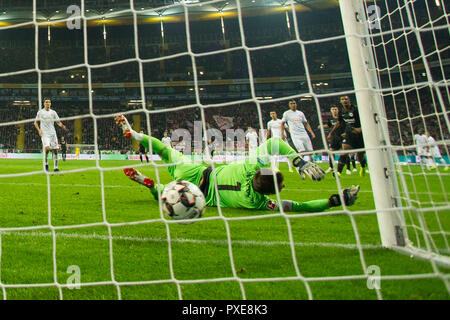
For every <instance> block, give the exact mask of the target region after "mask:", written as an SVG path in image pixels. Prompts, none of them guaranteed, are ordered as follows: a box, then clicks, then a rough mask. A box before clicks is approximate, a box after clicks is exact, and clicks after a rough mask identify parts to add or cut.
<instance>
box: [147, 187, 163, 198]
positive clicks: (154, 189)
mask: <svg viewBox="0 0 450 320" xmlns="http://www.w3.org/2000/svg"><path fill="white" fill-rule="evenodd" d="M149 190H150V193H151V194H152V196H153V197H154V198H155V200H158V190H159V191H160V192H161V193H162V192H163V190H164V185H163V184H161V183H155V185H154V186H153V187H152V188H149Z"/></svg>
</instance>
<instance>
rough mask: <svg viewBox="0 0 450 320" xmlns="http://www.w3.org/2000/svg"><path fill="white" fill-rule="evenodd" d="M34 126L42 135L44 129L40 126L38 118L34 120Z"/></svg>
mask: <svg viewBox="0 0 450 320" xmlns="http://www.w3.org/2000/svg"><path fill="white" fill-rule="evenodd" d="M34 127H35V128H36V130H37V132H38V133H39V136H40V137H42V130H41V128H39V123H38V120H37V119H36V120H34Z"/></svg>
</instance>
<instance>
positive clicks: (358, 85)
mask: <svg viewBox="0 0 450 320" xmlns="http://www.w3.org/2000/svg"><path fill="white" fill-rule="evenodd" d="M339 6H340V10H341V16H342V24H343V26H344V32H345V35H346V43H347V50H348V56H349V60H350V66H351V72H352V78H353V83H354V87H355V96H356V101H357V105H358V109H359V115H360V120H361V127H362V128H364V130H363V131H362V133H363V137H364V143H365V151H366V154H367V161H368V165H369V167H370V173H371V175H370V180H371V184H372V190H373V195H374V201H375V207H376V210H377V219H378V226H379V231H380V237H381V243H382V246H383V247H385V248H388V249H393V250H396V251H398V252H400V253H404V254H407V255H410V256H411V257H416V258H418V259H424V260H430V261H432V262H435V263H437V264H439V265H442V266H445V267H450V258H449V257H446V256H443V255H439V254H435V253H433V252H431V251H425V250H423V249H419V248H416V247H414V246H413V245H412V242H411V241H409V240H408V234H407V231H406V224H405V219H404V215H403V210H402V206H401V200H400V196H399V195H400V193H399V187H398V182H397V177H396V171H395V169H394V160H393V159H395V156H396V155H395V154H394V153H393V152H392V150H393V148H392V146H391V144H390V139H389V132H388V129H387V128H388V127H387V123H386V114H385V109H384V105H383V102H382V99H381V96H380V92H381V91H380V88H379V85H378V80H377V75H376V73H375V72H374V71H373V70H374V66H375V63H374V58H373V52H372V47H371V39H370V35H369V33H368V30H367V26H368V25H369V23H370V21H368V19H367V15H366V13H365V10H364V5H363V2H362V1H339ZM421 49H422V48H421ZM423 56H424V55H423V52H422V57H423ZM423 63H424V65H425V66H427V61H426V59H423ZM428 75H429V76H430V77H431V74H430V72H429V70H428ZM430 79H431V78H430ZM436 91H437V94H438V96H439V98H440V100H441V101H442V97H441V96H440V92H439V90H436ZM424 238H425V242H426V245H427V247H428V248H430V245H429V243H428V241H427V237H424Z"/></svg>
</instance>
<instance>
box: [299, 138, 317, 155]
mask: <svg viewBox="0 0 450 320" xmlns="http://www.w3.org/2000/svg"><path fill="white" fill-rule="evenodd" d="M301 140H302V143H303V148H304V149H305V150H304V152H313V151H314V148H313V145H312V142H311V139H310V138H309V136H308V135H305V136H303V137H302V139H301ZM309 158H310V161H311V162H314V154H313V153H311V154H310V155H309Z"/></svg>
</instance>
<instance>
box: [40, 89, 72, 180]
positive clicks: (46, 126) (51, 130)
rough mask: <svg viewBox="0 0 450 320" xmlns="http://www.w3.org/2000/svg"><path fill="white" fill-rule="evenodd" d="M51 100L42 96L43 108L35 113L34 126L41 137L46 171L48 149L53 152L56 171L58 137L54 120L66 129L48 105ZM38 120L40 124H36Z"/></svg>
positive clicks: (46, 169) (50, 103)
mask: <svg viewBox="0 0 450 320" xmlns="http://www.w3.org/2000/svg"><path fill="white" fill-rule="evenodd" d="M51 105H52V101H51V100H50V99H49V98H44V108H43V109H40V110H39V111H38V113H37V115H36V120H35V121H34V126H35V128H36V130H37V131H38V133H39V136H40V137H41V139H42V147H43V149H44V167H45V171H47V172H48V162H47V156H48V153H49V152H50V150H52V152H53V171H55V172H57V171H59V169H58V149H59V145H58V137H57V136H56V130H55V122H56V124H57V125H58V126H59V127H61V128H63V129H64V130H65V131H67V128H66V126H65V125H63V124H62V122H61V121H59V117H58V114H57V113H56V111H55V110H51V109H50V107H51ZM38 121H39V122H40V126H39V124H38Z"/></svg>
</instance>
